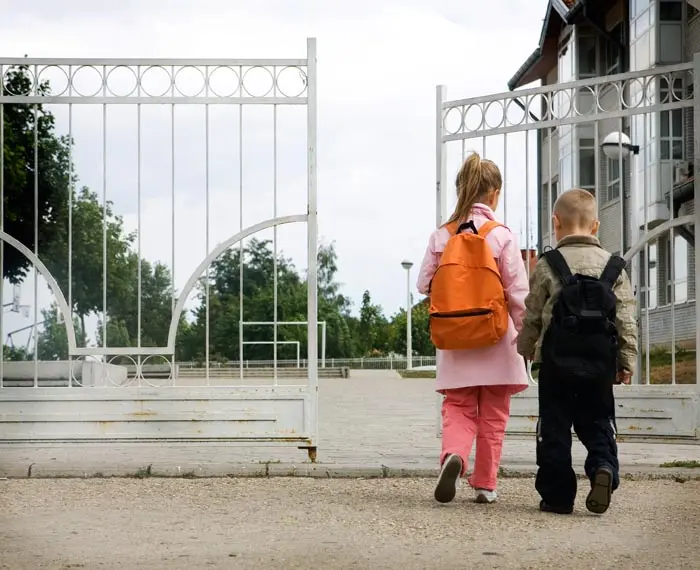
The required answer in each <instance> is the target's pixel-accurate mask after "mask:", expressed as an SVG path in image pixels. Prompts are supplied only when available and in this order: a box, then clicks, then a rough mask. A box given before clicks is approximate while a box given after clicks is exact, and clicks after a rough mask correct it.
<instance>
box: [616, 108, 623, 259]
mask: <svg viewBox="0 0 700 570" xmlns="http://www.w3.org/2000/svg"><path fill="white" fill-rule="evenodd" d="M623 127H624V125H623V123H622V117H620V118H619V119H618V121H617V132H618V133H620V136H619V137H618V139H617V153H618V157H617V172H618V178H619V182H618V183H617V188H618V190H619V192H620V255H625V159H624V155H623V150H622V134H623V133H624V131H623Z"/></svg>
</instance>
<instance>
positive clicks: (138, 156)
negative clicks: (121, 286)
mask: <svg viewBox="0 0 700 570" xmlns="http://www.w3.org/2000/svg"><path fill="white" fill-rule="evenodd" d="M137 72H138V76H139V77H140V76H141V67H140V66H139V67H138V68H137ZM138 94H139V95H141V85H139V86H138ZM141 175H142V172H141V104H140V103H139V104H138V105H136V228H137V229H136V239H137V243H136V248H137V250H138V262H137V263H138V265H137V268H136V279H137V285H136V323H137V327H136V346H137V347H138V348H141V318H142V316H143V312H142V309H143V307H142V306H141V295H142V293H143V289H142V287H143V284H142V282H143V274H142V271H143V267H142V264H141ZM136 370H137V374H138V371H140V370H141V355H140V354H139V355H138V360H137V362H136ZM140 376H143V374H142V373H141V374H140ZM139 382H140V381H139Z"/></svg>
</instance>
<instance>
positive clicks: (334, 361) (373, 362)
mask: <svg viewBox="0 0 700 570" xmlns="http://www.w3.org/2000/svg"><path fill="white" fill-rule="evenodd" d="M275 364H276V365H277V366H278V367H280V368H296V367H301V368H307V365H308V360H306V359H301V360H300V361H299V362H297V361H296V360H277V361H274V360H244V361H243V362H242V363H241V362H239V361H237V360H231V361H228V362H210V363H209V367H210V368H211V369H215V368H230V369H237V368H239V367H240V366H243V368H244V369H248V368H273V366H275ZM177 366H178V367H179V368H180V369H188V368H202V363H201V362H178V363H177ZM318 366H319V368H326V367H328V368H350V369H352V370H406V369H407V368H409V366H408V360H407V358H406V357H405V356H387V357H367V358H326V360H325V363H324V362H323V361H322V360H319V363H318ZM426 366H435V356H414V357H413V358H412V359H411V366H410V368H422V367H426Z"/></svg>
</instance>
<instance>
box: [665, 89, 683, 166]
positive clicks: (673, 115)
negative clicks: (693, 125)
mask: <svg viewBox="0 0 700 570" xmlns="http://www.w3.org/2000/svg"><path fill="white" fill-rule="evenodd" d="M673 83H674V85H673V97H669V95H670V90H669V88H668V82H667V81H664V80H661V88H660V92H659V96H660V98H661V101H660V102H661V103H672V102H674V101H680V100H681V99H683V81H682V80H681V79H675V80H674V82H673ZM659 120H660V123H661V125H660V134H661V136H660V139H659V141H660V145H661V160H669V159H670V158H671V149H673V157H672V158H673V160H683V130H684V129H683V109H673V110H671V111H662V112H660V113H659Z"/></svg>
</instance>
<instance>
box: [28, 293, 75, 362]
mask: <svg viewBox="0 0 700 570" xmlns="http://www.w3.org/2000/svg"><path fill="white" fill-rule="evenodd" d="M58 315H59V311H58V307H57V306H56V305H55V304H54V305H51V307H49V308H48V309H43V310H42V311H41V317H42V321H43V322H42V324H40V325H39V327H40V330H39V334H38V338H37V346H38V349H37V350H38V353H37V354H38V357H39V360H67V359H68V333H67V331H66V325H65V323H63V322H59V319H58ZM73 327H74V329H75V335H76V343H77V344H78V346H85V344H86V343H85V341H86V339H85V331H84V329H83V328H82V326H81V322H80V320H79V319H78V318H75V319H74V320H73Z"/></svg>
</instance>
